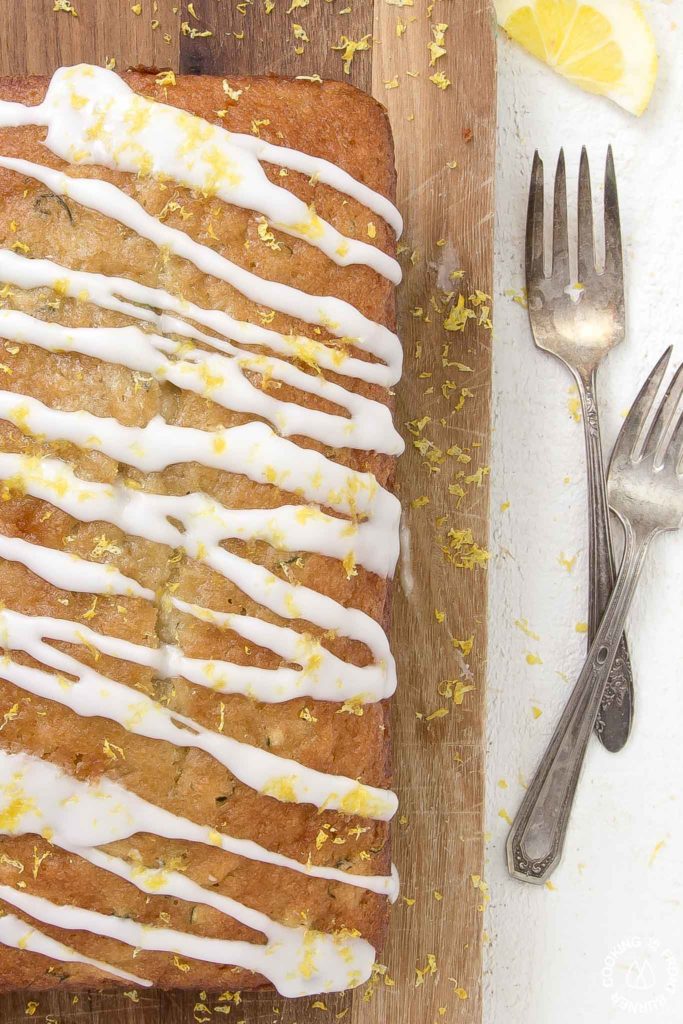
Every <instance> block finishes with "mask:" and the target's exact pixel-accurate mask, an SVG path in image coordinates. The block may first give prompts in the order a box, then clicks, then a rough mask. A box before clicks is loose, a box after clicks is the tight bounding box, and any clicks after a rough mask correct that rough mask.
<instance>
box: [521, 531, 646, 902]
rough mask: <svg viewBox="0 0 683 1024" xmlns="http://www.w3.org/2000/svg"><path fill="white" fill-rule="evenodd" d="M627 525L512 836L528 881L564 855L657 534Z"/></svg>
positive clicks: (543, 874)
mask: <svg viewBox="0 0 683 1024" xmlns="http://www.w3.org/2000/svg"><path fill="white" fill-rule="evenodd" d="M624 525H625V530H626V547H625V551H624V559H623V562H622V565H621V569H620V571H619V575H618V577H617V581H616V584H615V586H614V590H613V591H612V595H611V597H610V599H609V601H608V604H607V609H606V611H605V615H604V618H603V620H602V622H601V623H600V625H599V627H598V629H597V632H596V634H595V639H594V640H593V643H592V644H591V647H590V650H589V652H588V657H587V659H586V662H585V664H584V666H583V669H582V671H581V674H580V676H579V678H578V680H577V682H576V685H575V686H574V689H573V691H572V694H571V697H570V698H569V702H568V703H567V706H566V707H565V710H564V712H563V713H562V717H561V718H560V720H559V722H558V724H557V727H556V729H555V732H554V733H553V737H552V739H551V741H550V743H549V745H548V748H547V750H546V752H545V754H544V756H543V759H542V760H541V763H540V765H539V766H538V768H537V770H536V774H535V776H534V778H533V781H532V782H531V784H530V786H529V788H528V789H527V791H526V794H525V796H524V800H523V801H522V805H521V807H520V809H519V811H518V812H517V816H516V818H515V821H514V823H513V826H512V828H511V830H510V834H509V836H508V841H507V856H508V869H509V871H510V874H511V875H513V876H514V877H516V878H520V879H522V880H524V881H527V882H535V883H537V884H539V885H540V884H542V883H543V882H545V881H546V880H547V879H548V878H549V876H550V875H551V874H552V872H553V870H554V869H555V867H556V866H557V864H558V863H559V861H560V858H561V856H562V848H563V846H564V840H565V835H566V831H567V823H568V821H569V813H570V811H571V806H572V803H573V800H574V793H575V792H576V786H577V783H578V780H579V775H580V772H581V767H582V765H583V760H584V756H585V753H586V747H587V745H588V740H589V739H590V734H591V730H592V729H593V726H594V724H595V719H596V716H597V714H598V710H599V708H600V701H601V699H602V695H603V690H604V688H605V686H606V685H607V682H608V679H609V674H610V671H611V669H612V665H613V663H614V659H615V658H616V656H617V652H618V650H619V640H620V637H621V635H622V633H623V629H624V621H625V619H626V614H627V612H628V609H629V606H630V604H631V600H632V598H633V593H634V591H635V588H636V584H637V583H638V578H639V576H640V572H641V570H642V567H643V562H644V560H645V555H646V554H647V549H648V546H649V543H650V541H651V539H652V536H653V534H652V533H648V534H644V535H643V536H641V537H636V535H635V534H634V532H633V529H632V527H631V525H630V524H629V523H625V524H624Z"/></svg>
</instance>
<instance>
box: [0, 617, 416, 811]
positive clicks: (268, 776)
mask: <svg viewBox="0 0 683 1024" xmlns="http://www.w3.org/2000/svg"><path fill="white" fill-rule="evenodd" d="M79 633H80V634H81V639H80V641H79V639H78V634H79ZM55 634H57V635H58V636H59V635H61V636H63V637H64V638H65V639H66V640H67V641H70V642H75V643H79V642H80V643H83V642H85V643H86V644H87V643H88V642H89V641H88V639H87V633H86V632H85V630H84V628H83V627H80V628H79V626H78V624H77V623H73V622H70V621H68V620H59V619H53V618H50V617H48V616H29V615H22V614H21V613H19V612H14V611H10V610H9V609H2V610H0V646H1V647H2V648H4V649H5V651H17V650H19V651H24V652H25V653H26V654H29V655H30V656H31V657H32V658H34V659H35V660H36V661H39V662H40V663H41V664H43V665H46V666H48V667H50V668H53V669H55V671H56V673H57V674H53V673H51V672H45V671H43V670H42V669H37V668H31V667H28V666H26V665H20V664H18V663H17V662H14V661H12V659H11V658H10V657H9V655H6V656H5V657H4V658H3V659H2V662H1V663H0V664H1V667H2V673H3V676H4V677H5V678H6V679H8V680H9V681H10V682H11V683H14V685H15V686H18V687H20V688H21V689H23V690H27V691H28V692H30V693H34V694H36V695H38V696H41V697H45V698H46V699H48V700H53V701H55V702H56V703H58V704H62V705H64V707H67V708H70V709H71V710H72V711H74V712H75V713H76V714H77V715H80V716H81V717H85V718H91V717H98V718H108V719H110V720H111V721H114V722H118V724H119V725H121V726H122V727H123V728H124V729H126V730H127V731H128V732H131V733H134V734H135V735H138V736H147V737H148V738H149V739H155V740H166V742H169V743H175V744H176V746H180V747H194V748H196V749H197V750H203V751H205V753H207V754H209V755H210V756H211V757H213V758H214V760H216V761H218V763H219V764H222V765H223V766H224V767H225V768H227V769H228V771H230V772H231V773H232V774H233V775H234V776H235V778H236V779H239V780H240V782H243V783H244V785H246V786H249V787H250V788H251V789H253V790H256V791H258V792H261V793H265V794H266V795H267V796H272V797H274V798H275V799H276V800H284V801H285V802H296V803H312V804H314V805H315V806H317V807H327V808H330V809H332V810H339V811H342V812H344V813H348V814H361V815H363V816H366V817H371V818H376V819H378V820H381V821H387V820H389V819H390V818H391V817H392V816H393V814H394V813H395V811H396V807H397V804H398V801H397V799H396V795H395V794H394V793H392V792H391V791H389V790H383V789H378V788H377V787H375V786H366V785H363V784H362V783H359V782H357V781H355V780H354V779H350V778H347V777H346V776H343V775H331V774H329V773H327V772H319V771H316V770H315V769H313V768H307V767H305V766H304V765H301V764H299V763H298V762H297V761H293V760H291V759H290V758H286V757H279V756H278V755H277V754H272V753H270V752H269V751H266V750H261V749H259V748H258V747H254V746H250V745H249V744H247V743H241V742H240V741H238V740H235V739H233V738H232V737H230V736H225V735H223V734H222V733H217V732H213V731H212V730H210V729H207V728H205V727H204V726H203V725H200V723H199V722H197V721H195V720H194V719H192V718H189V717H187V716H186V715H181V714H179V713H177V712H175V711H170V710H168V709H167V708H165V707H162V705H160V704H158V703H157V702H156V701H153V700H152V699H151V698H150V697H148V696H146V694H144V693H142V692H141V691H140V690H136V689H134V688H132V687H130V686H125V685H124V684H123V683H119V682H116V681H115V680H114V679H110V678H109V677H108V676H105V675H102V674H101V673H99V672H96V671H95V670H94V669H92V668H89V667H87V666H86V665H83V664H82V663H81V662H80V661H78V660H77V659H76V658H73V657H72V656H71V655H68V654H65V653H64V652H63V651H59V650H57V649H56V648H54V647H52V646H51V645H50V644H48V643H46V642H45V640H44V639H43V638H44V637H45V636H47V637H50V636H53V637H54V636H55ZM112 639H113V638H109V641H110V642H111V641H112ZM119 643H120V644H121V645H125V641H119ZM122 649H123V648H122ZM70 675H71V676H75V677H76V679H77V682H75V683H74V682H73V681H71V680H70V679H68V678H67V676H70Z"/></svg>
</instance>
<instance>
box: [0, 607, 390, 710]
mask: <svg viewBox="0 0 683 1024" xmlns="http://www.w3.org/2000/svg"><path fill="white" fill-rule="evenodd" d="M172 603H173V605H174V606H175V607H177V608H178V609H179V610H181V611H186V612H189V614H194V615H195V617H196V618H199V619H201V620H203V621H205V622H212V623H215V624H220V626H221V627H222V628H224V629H225V628H230V629H235V630H236V631H238V632H239V634H240V635H241V636H243V637H244V638H245V639H247V640H250V641H251V642H252V643H255V644H259V646H263V647H266V648H267V649H268V650H271V651H273V652H274V653H276V654H279V655H280V657H282V658H283V659H285V660H287V661H290V662H294V663H295V664H299V665H301V668H300V669H292V668H284V667H280V668H275V669H265V668H257V667H256V666H254V665H237V664H233V663H232V662H227V661H221V660H219V659H217V658H212V659H205V658H190V657H188V656H187V655H185V654H183V652H182V650H181V649H180V648H179V647H176V646H174V645H172V644H160V645H159V647H146V646H144V645H143V644H136V643H132V642H131V641H130V640H122V639H120V638H118V637H113V636H107V635H105V634H103V633H98V632H96V631H95V630H94V629H91V628H90V627H89V626H84V625H81V624H80V623H78V622H74V621H73V620H71V619H57V618H54V617H53V616H40V617H33V618H31V620H30V623H29V626H28V628H29V629H31V628H36V629H40V633H41V636H42V637H43V638H44V639H48V640H62V641H67V642H69V643H74V644H85V645H86V646H87V647H89V648H90V649H91V650H92V649H94V650H96V651H99V652H100V653H101V654H107V655H109V656H110V657H112V658H118V659H120V660H122V661H129V662H131V663H132V664H135V665H142V666H144V667H146V668H151V669H153V671H154V673H155V676H156V677H157V678H159V679H175V678H176V677H177V676H182V677H183V678H184V679H187V680H188V681H189V682H191V683H195V684H196V685H197V686H203V687H204V688H205V689H208V690H213V691H215V692H216V693H239V694H244V695H245V696H248V697H252V698H253V699H254V700H258V701H261V702H263V703H267V704H280V703H282V702H284V701H288V700H294V699H295V698H297V697H314V698H315V699H316V700H327V701H344V700H354V699H356V700H358V699H360V700H362V701H363V702H364V703H367V704H370V703H375V702H376V701H379V700H385V699H386V698H387V697H390V696H391V695H392V693H393V692H394V689H395V685H396V680H395V678H394V677H393V676H391V677H390V678H387V673H386V671H385V670H384V669H383V667H382V666H379V665H369V666H367V667H366V668H358V666H356V665H352V664H350V663H346V662H343V661H341V660H340V659H339V658H337V657H335V655H333V654H331V653H330V652H329V651H328V650H326V648H324V647H323V646H322V644H321V643H319V642H318V641H317V640H315V639H314V638H313V637H310V636H306V634H300V633H296V632H294V630H291V629H285V628H283V627H282V626H273V625H271V624H270V623H268V622H265V621H264V620H262V619H257V618H256V617H254V616H242V615H233V614H228V613H219V612H213V611H209V610H208V609H204V608H198V607H197V606H195V605H190V604H186V603H185V602H184V601H178V600H177V599H175V600H172ZM13 614H14V613H13ZM241 619H244V620H246V621H245V622H243V623H240V621H239V620H241ZM2 621H3V620H2V612H0V623H2ZM21 623H22V619H19V618H17V620H16V621H15V628H16V626H21ZM1 640H2V633H0V641H1Z"/></svg>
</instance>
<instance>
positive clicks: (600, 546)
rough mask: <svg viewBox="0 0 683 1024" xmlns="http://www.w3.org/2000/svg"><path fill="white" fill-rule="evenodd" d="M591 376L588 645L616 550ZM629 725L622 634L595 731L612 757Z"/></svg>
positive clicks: (627, 662) (586, 416)
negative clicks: (613, 544)
mask: <svg viewBox="0 0 683 1024" xmlns="http://www.w3.org/2000/svg"><path fill="white" fill-rule="evenodd" d="M595 377H596V374H595V371H593V372H592V373H589V374H587V375H586V376H585V377H584V378H583V379H582V380H580V382H579V391H580V394H581V403H582V406H583V422H584V432H585V438H586V463H587V468H588V474H587V475H588V515H589V559H588V562H589V596H588V600H589V615H588V643H589V645H590V644H591V643H592V642H593V640H594V639H595V636H596V634H597V630H598V626H599V625H600V622H601V620H602V617H603V615H604V613H605V609H606V607H607V603H608V601H609V598H610V594H611V593H612V588H613V587H614V577H615V568H614V550H613V546H612V531H611V526H610V512H609V505H608V501H607V486H606V480H605V466H604V462H603V457H602V442H601V439H600V420H599V418H598V406H597V401H596V398H595ZM632 721H633V673H632V670H631V658H630V655H629V652H628V646H627V643H626V637H625V636H624V635H623V634H622V636H621V638H620V640H619V647H618V650H617V654H616V657H615V659H614V665H613V666H612V670H611V672H610V675H609V680H608V683H607V686H606V687H605V690H604V693H603V696H602V701H601V704H600V710H599V712H598V715H597V717H596V719H595V727H594V728H595V732H596V735H597V736H598V738H599V740H600V742H601V743H602V744H603V746H604V747H605V748H606V749H607V750H609V751H612V752H613V753H616V752H617V751H619V750H621V749H622V747H623V746H624V744H625V743H626V741H627V739H628V737H629V734H630V731H631V723H632Z"/></svg>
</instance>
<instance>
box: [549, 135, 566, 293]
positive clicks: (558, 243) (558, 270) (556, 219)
mask: <svg viewBox="0 0 683 1024" xmlns="http://www.w3.org/2000/svg"><path fill="white" fill-rule="evenodd" d="M552 273H553V277H554V278H563V277H564V278H565V283H566V284H569V238H568V237H567V174H566V170H565V164H564V150H563V149H561V150H560V155H559V157H558V160H557V170H556V171H555V198H554V202H553V271H552Z"/></svg>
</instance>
